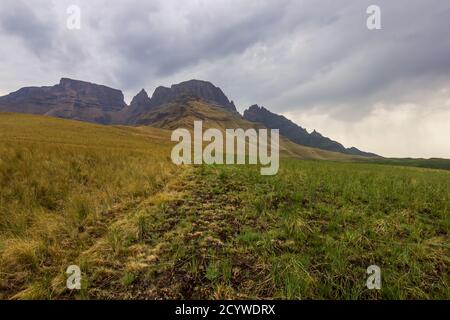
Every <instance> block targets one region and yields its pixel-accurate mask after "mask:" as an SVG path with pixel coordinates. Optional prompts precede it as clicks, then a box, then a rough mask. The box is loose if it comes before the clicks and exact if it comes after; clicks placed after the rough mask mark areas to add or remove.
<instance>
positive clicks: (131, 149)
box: [0, 114, 450, 299]
mask: <svg viewBox="0 0 450 320" xmlns="http://www.w3.org/2000/svg"><path fill="white" fill-rule="evenodd" d="M168 142H169V132H167V131H164V130H161V129H152V128H128V127H105V126H98V125H92V124H87V123H81V122H76V121H69V120H61V119H52V118H46V117H35V116H25V115H20V116H19V115H13V114H1V115H0V298H2V299H11V298H12V299H27V298H34V299H36V298H41V299H42V298H43V299H134V298H145V299H161V298H168V299H176V298H186V299H198V298H207V299H231V298H235V299H246V298H256V299H260V298H269V299H271V298H276V299H438V298H442V299H449V298H450V289H449V259H450V252H449V249H450V248H449V243H450V242H449V227H450V217H449V213H450V172H448V171H445V170H433V169H423V168H412V167H403V166H389V165H382V164H372V163H356V162H355V163H352V162H332V161H313V160H294V159H283V160H282V161H281V164H280V171H279V173H278V175H276V176H273V177H267V176H261V175H260V174H259V170H258V168H256V167H253V166H197V167H175V166H173V165H172V164H171V162H170V158H169V155H170V149H171V144H170V143H168ZM71 264H76V265H79V266H80V268H81V270H82V289H81V290H79V291H70V290H68V289H67V288H66V286H65V281H66V277H67V275H66V274H65V270H66V268H67V266H69V265H71ZM372 264H376V265H378V266H380V267H381V272H382V289H381V290H379V291H378V290H368V289H367V288H366V286H365V284H366V279H367V276H368V275H367V274H366V268H367V267H368V266H370V265H372Z"/></svg>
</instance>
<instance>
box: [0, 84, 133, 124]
mask: <svg viewBox="0 0 450 320" xmlns="http://www.w3.org/2000/svg"><path fill="white" fill-rule="evenodd" d="M125 106H126V104H125V102H124V97H123V93H122V91H120V90H116V89H112V88H109V87H106V86H102V85H98V84H93V83H89V82H85V81H79V80H72V79H67V78H62V79H61V80H60V82H59V84H57V85H54V86H51V87H26V88H22V89H20V90H18V91H16V92H13V93H10V94H8V95H6V96H4V97H0V111H10V112H20V113H31V114H43V115H49V116H55V117H61V118H68V119H75V120H82V121H89V122H97V123H105V124H106V123H109V122H111V114H113V113H116V112H118V111H120V110H122V109H123V108H124V107H125Z"/></svg>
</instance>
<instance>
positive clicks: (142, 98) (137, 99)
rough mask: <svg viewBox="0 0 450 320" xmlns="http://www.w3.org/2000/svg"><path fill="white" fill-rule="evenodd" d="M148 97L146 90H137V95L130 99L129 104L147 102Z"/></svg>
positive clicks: (148, 100)
mask: <svg viewBox="0 0 450 320" xmlns="http://www.w3.org/2000/svg"><path fill="white" fill-rule="evenodd" d="M149 102H150V98H149V97H148V94H147V91H145V90H144V89H142V90H141V91H139V93H138V94H137V95H135V96H134V98H133V100H131V104H130V105H131V106H132V105H136V104H142V103H149Z"/></svg>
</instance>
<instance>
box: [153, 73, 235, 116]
mask: <svg viewBox="0 0 450 320" xmlns="http://www.w3.org/2000/svg"><path fill="white" fill-rule="evenodd" d="M182 94H190V95H195V96H197V97H199V98H201V99H203V100H205V101H207V102H210V103H213V104H216V105H218V106H220V107H223V108H225V109H227V110H229V111H236V107H235V105H234V103H233V102H232V101H230V100H228V98H227V96H226V95H225V94H224V93H223V91H222V90H221V89H220V88H218V87H216V86H214V85H213V84H212V83H211V82H208V81H202V80H189V81H185V82H181V83H178V84H174V85H172V86H171V87H170V88H167V87H158V88H156V90H155V92H154V93H153V96H152V99H151V100H152V105H154V106H158V105H162V104H165V103H169V102H172V101H174V99H176V97H177V96H179V95H182Z"/></svg>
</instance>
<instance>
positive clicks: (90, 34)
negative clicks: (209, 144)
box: [0, 0, 450, 158]
mask: <svg viewBox="0 0 450 320" xmlns="http://www.w3.org/2000/svg"><path fill="white" fill-rule="evenodd" d="M71 4H75V5H78V6H79V7H80V8H81V29H80V30H69V29H68V28H67V27H66V20H67V17H68V14H67V7H68V6H69V5H71ZM371 4H376V5H378V6H379V7H380V8H381V23H382V29H381V30H369V29H368V28H367V26H366V20H367V18H368V14H367V13H366V9H367V7H368V6H369V5H371ZM449 31H450V1H442V0H396V1H392V0H389V1H384V0H383V1H382V0H371V1H365V0H345V1H335V0H330V1H327V0H321V1H313V0H310V1H301V0H272V1H261V0H258V1H250V0H249V1H247V0H239V1H234V0H231V1H230V0H223V1H222V0H215V1H212V0H208V1H206V0H205V1H201V0H195V1H178V0H177V1H173V0H157V1H155V0H149V1H136V0H135V1H111V0H109V1H106V0H105V1H101V0H90V1H75V0H71V1H60V0H59V1H49V0H33V1H31V0H29V1H17V0H6V1H5V0H2V1H1V4H0V41H1V44H2V45H1V46H0V61H1V63H0V73H1V77H0V95H4V94H7V93H9V92H11V91H15V90H17V89H19V88H20V87H24V86H42V85H53V84H55V83H57V82H58V81H59V79H60V78H61V77H70V78H75V79H80V80H85V81H90V82H95V83H99V84H105V85H107V86H110V87H113V88H118V89H121V90H123V92H124V94H125V97H126V100H127V102H129V101H130V100H131V98H132V97H133V96H134V95H135V94H136V93H138V91H139V90H140V89H141V88H145V89H146V90H147V91H148V92H149V93H150V94H151V93H152V92H153V90H154V89H155V88H156V87H157V86H159V85H165V86H168V85H170V84H172V83H177V82H181V81H184V80H189V79H202V80H208V81H211V82H212V83H214V84H215V85H216V86H219V87H220V88H222V90H223V91H224V92H225V93H226V94H227V96H228V97H229V98H230V99H232V100H234V102H235V104H236V106H237V107H238V109H239V111H243V110H244V109H245V108H247V107H248V106H250V105H252V104H255V103H257V104H259V105H263V106H265V107H267V108H268V109H269V110H271V111H273V112H277V113H282V114H283V115H285V116H286V117H288V118H290V119H291V120H293V121H295V122H296V123H298V124H299V125H301V126H303V127H305V128H306V129H308V130H309V131H312V130H313V129H317V130H318V131H319V132H321V133H322V134H324V135H327V136H330V137H331V138H333V139H335V140H337V141H340V142H342V143H343V144H345V145H346V146H356V147H358V148H360V149H363V150H367V151H371V152H375V153H378V154H381V155H383V156H392V157H445V158H450V142H449V138H450V36H449Z"/></svg>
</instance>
